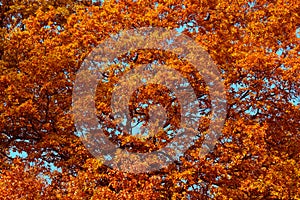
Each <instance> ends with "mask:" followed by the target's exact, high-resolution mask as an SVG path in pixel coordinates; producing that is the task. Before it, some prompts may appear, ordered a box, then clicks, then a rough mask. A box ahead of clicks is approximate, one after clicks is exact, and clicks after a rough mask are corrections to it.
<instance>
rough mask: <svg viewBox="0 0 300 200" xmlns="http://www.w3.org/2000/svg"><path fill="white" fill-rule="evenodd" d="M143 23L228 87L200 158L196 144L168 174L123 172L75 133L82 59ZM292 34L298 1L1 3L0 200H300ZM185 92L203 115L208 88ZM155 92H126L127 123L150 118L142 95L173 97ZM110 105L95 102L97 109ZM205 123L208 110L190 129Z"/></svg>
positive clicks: (137, 145)
mask: <svg viewBox="0 0 300 200" xmlns="http://www.w3.org/2000/svg"><path fill="white" fill-rule="evenodd" d="M149 26H151V27H164V28H166V29H167V30H172V29H176V30H178V31H180V32H182V33H184V34H186V35H187V36H189V37H191V38H193V39H194V40H195V42H197V43H198V44H199V45H201V46H202V47H203V48H204V49H205V50H206V51H207V52H208V53H209V54H210V56H211V57H212V59H213V60H214V62H215V64H216V65H217V67H218V69H219V71H220V73H221V74H222V79H223V81H224V84H225V88H226V97H227V111H226V113H227V116H226V120H225V123H224V127H223V129H222V133H221V137H220V138H219V139H218V143H217V144H216V145H215V147H214V149H213V151H212V152H210V153H209V154H207V155H206V156H204V157H200V156H199V149H200V147H201V139H199V141H198V142H196V143H195V145H193V146H192V147H191V148H190V149H188V151H186V152H185V154H184V156H182V157H181V158H180V160H178V161H176V162H174V163H172V164H170V165H169V166H168V167H167V168H163V169H161V170H159V171H153V172H149V173H142V174H131V173H124V172H122V171H117V170H114V169H112V168H109V167H107V166H106V165H104V164H103V163H102V162H101V160H98V159H96V158H94V157H93V156H92V155H91V154H90V153H89V151H88V150H87V149H86V147H85V146H84V145H83V143H82V141H81V139H80V138H79V137H78V135H77V134H76V130H75V126H74V119H73V115H72V90H73V84H74V80H75V78H76V72H77V71H78V70H79V68H80V65H81V63H82V62H83V60H84V59H85V58H86V56H87V55H88V54H89V52H91V51H92V50H93V48H95V47H96V46H97V45H98V44H100V43H101V42H102V41H104V40H105V39H107V38H108V37H109V36H110V35H111V34H115V33H118V32H119V31H121V30H127V29H134V28H139V27H149ZM299 30H300V3H299V1H297V0H285V1H283V0H278V1H273V0H272V1H265V0H258V1H253V2H250V1H246V0H235V1H225V0H203V1H194V0H157V1H152V0H148V1H143V0H137V1H133V0H119V1H104V2H102V1H91V0H85V1H69V0H58V1H46V0H32V1H28V0H16V1H10V0H0V37H1V38H0V197H1V198H0V199H300V189H299V188H300V145H299V144H300V135H299V134H300V123H299V122H300V105H299V102H300V57H299V54H300V31H299ZM137 55H138V57H136V56H137ZM122 56H123V57H122ZM120 57H122V59H123V61H124V62H125V63H128V64H129V65H130V66H131V67H135V66H137V65H139V64H145V63H150V62H152V61H157V62H160V63H167V64H170V65H173V66H174V67H175V68H176V66H177V67H178V68H179V69H180V68H182V67H184V66H185V65H188V63H185V62H183V61H180V59H178V57H176V56H174V54H171V53H169V54H168V53H166V52H159V51H156V50H153V51H150V50H133V51H132V52H130V53H129V54H128V55H120ZM175 65H176V66H175ZM111 67H112V69H115V68H118V67H120V63H114V64H112V66H111ZM108 75H109V76H108V81H107V82H105V83H102V84H99V86H98V88H97V94H98V96H97V97H95V98H96V99H98V100H99V101H100V100H101V101H103V102H106V101H107V102H108V100H107V99H106V97H109V95H104V94H107V93H109V91H110V90H109V88H112V87H113V86H114V83H115V82H116V81H117V80H118V76H117V75H115V74H113V73H110V74H108ZM183 76H187V77H188V74H186V75H184V74H183ZM189 80H190V81H191V82H192V83H193V80H192V79H189ZM194 87H195V88H196V91H198V92H199V95H200V94H205V95H204V96H203V97H205V98H204V99H200V98H199V101H200V100H201V101H202V102H203V105H205V106H206V107H205V109H207V110H208V111H209V106H210V103H209V95H208V94H207V91H206V90H205V84H204V83H203V81H202V82H201V80H200V81H199V80H198V82H197V81H196V82H195V83H194ZM157 88H158V89H159V87H156V86H153V85H152V86H151V85H150V86H146V87H144V88H141V89H140V90H141V91H140V92H145V93H146V94H148V95H144V96H143V95H140V96H139V95H138V93H136V94H135V96H132V106H131V107H130V109H131V111H132V113H133V116H136V117H137V118H138V119H140V120H141V121H143V120H147V117H149V114H148V113H147V112H148V111H147V110H143V112H145V113H146V114H145V115H139V113H138V112H137V109H136V107H135V106H134V105H137V103H138V102H139V100H141V101H147V99H149V98H150V97H157V98H158V99H157V102H158V103H160V104H161V105H164V106H166V101H167V100H170V99H168V98H169V96H168V95H166V94H168V92H170V91H169V90H167V89H166V88H161V91H164V94H165V96H164V98H159V97H160V96H161V95H157V94H156V93H155V91H156V90H157ZM149 94H150V95H149ZM152 94H153V95H152ZM199 97H200V96H199ZM108 106H109V104H105V103H104V104H101V103H98V104H97V111H98V112H99V113H102V112H103V113H106V112H109V108H108ZM170 109H171V111H170V112H169V117H170V118H171V119H174V121H172V120H171V121H170V124H171V125H174V127H175V128H176V107H174V108H170ZM172 109H174V110H172ZM172 113H173V115H172ZM142 116H146V117H145V118H143V117H142ZM139 117H140V118H139ZM173 122H174V123H173ZM209 122H210V120H209V112H207V117H206V118H203V121H202V122H201V127H200V128H199V130H198V131H199V133H204V132H205V131H206V129H207V126H208V124H209ZM112 134H114V133H112ZM112 138H113V139H112V141H113V142H116V143H119V144H120V146H121V147H122V148H128V146H124V145H123V144H124V143H122V140H129V141H132V144H131V145H132V148H133V150H135V151H141V152H144V151H147V150H149V148H152V149H157V148H160V147H161V146H163V145H164V142H168V141H170V140H171V139H172V138H168V137H166V136H165V135H163V134H161V135H160V134H158V136H157V137H156V139H157V141H158V143H157V146H156V147H155V143H151V142H150V141H148V140H145V141H141V140H139V139H136V138H135V137H133V136H128V135H127V136H126V137H125V136H124V137H121V136H118V137H117V136H116V137H112ZM163 141H164V142H163ZM122 145H123V146H122Z"/></svg>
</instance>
